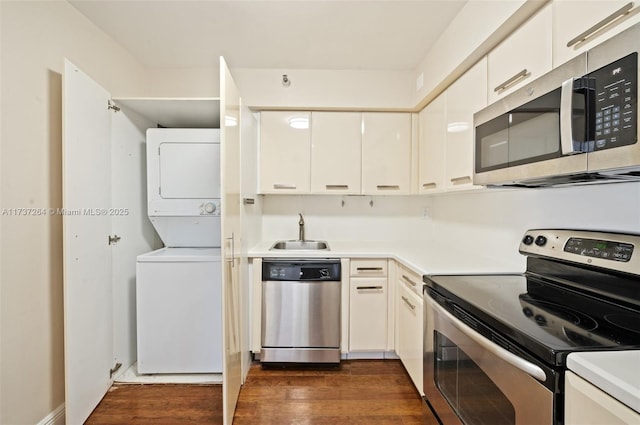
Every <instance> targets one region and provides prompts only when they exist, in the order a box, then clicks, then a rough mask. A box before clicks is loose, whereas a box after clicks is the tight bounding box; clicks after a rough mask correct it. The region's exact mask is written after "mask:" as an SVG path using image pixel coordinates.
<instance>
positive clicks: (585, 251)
mask: <svg viewBox="0 0 640 425" xmlns="http://www.w3.org/2000/svg"><path fill="white" fill-rule="evenodd" d="M633 248H634V247H633V245H632V244H629V243H624V242H613V241H605V240H601V239H585V238H569V240H568V241H567V243H566V244H565V246H564V250H565V252H572V253H574V254H578V255H584V256H586V257H594V258H604V259H606V260H614V261H624V262H627V261H629V260H631V254H633Z"/></svg>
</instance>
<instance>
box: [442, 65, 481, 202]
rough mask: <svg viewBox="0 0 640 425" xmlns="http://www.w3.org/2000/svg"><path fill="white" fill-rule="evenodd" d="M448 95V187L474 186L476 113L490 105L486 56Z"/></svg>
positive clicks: (446, 146)
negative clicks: (488, 102) (474, 115)
mask: <svg viewBox="0 0 640 425" xmlns="http://www.w3.org/2000/svg"><path fill="white" fill-rule="evenodd" d="M446 96H447V100H446V104H447V113H446V117H447V118H446V144H445V158H446V160H445V164H446V166H445V170H446V171H445V185H446V189H447V190H459V189H470V188H473V187H477V186H473V167H474V163H473V152H474V140H473V134H474V131H473V130H474V127H473V114H474V113H476V112H478V111H479V110H480V109H482V108H484V107H485V106H487V60H486V58H483V59H482V60H481V61H480V62H478V63H477V64H475V65H474V66H473V67H472V68H471V69H469V70H468V71H467V72H466V73H465V74H464V75H463V76H462V77H460V78H459V79H458V80H456V82H454V83H453V84H452V85H451V86H450V87H449V88H448V89H447V91H446Z"/></svg>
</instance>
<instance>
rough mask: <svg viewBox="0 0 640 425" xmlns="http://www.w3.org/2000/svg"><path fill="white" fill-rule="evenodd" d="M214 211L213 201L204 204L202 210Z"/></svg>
mask: <svg viewBox="0 0 640 425" xmlns="http://www.w3.org/2000/svg"><path fill="white" fill-rule="evenodd" d="M215 211H216V204H214V203H213V202H207V203H206V204H204V212H206V213H207V214H213V213H214V212H215Z"/></svg>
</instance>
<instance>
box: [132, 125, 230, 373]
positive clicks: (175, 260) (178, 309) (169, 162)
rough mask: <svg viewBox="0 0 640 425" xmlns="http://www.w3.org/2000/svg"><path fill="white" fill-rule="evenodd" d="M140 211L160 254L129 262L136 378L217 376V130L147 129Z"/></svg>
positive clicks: (219, 350) (219, 309)
mask: <svg viewBox="0 0 640 425" xmlns="http://www.w3.org/2000/svg"><path fill="white" fill-rule="evenodd" d="M147 210H148V211H147V213H148V216H149V220H150V221H151V223H152V224H153V226H154V228H155V229H156V232H157V233H158V235H159V236H160V239H161V240H162V242H163V243H164V245H165V247H164V248H162V249H159V250H156V251H152V252H149V253H146V254H142V255H139V256H138V257H137V260H136V318H137V346H138V348H137V350H138V352H137V357H138V361H137V369H138V373H139V374H181V373H221V372H222V286H221V282H222V271H221V268H220V242H221V228H220V220H221V217H220V133H219V130H218V129H149V130H147Z"/></svg>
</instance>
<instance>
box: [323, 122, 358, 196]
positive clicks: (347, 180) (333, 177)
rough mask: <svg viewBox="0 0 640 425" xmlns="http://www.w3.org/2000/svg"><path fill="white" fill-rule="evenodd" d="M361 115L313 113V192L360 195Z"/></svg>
mask: <svg viewBox="0 0 640 425" xmlns="http://www.w3.org/2000/svg"><path fill="white" fill-rule="evenodd" d="M361 154H362V114H361V113H360V112H312V113H311V192H312V193H340V194H359V193H360V191H361V185H360V178H361Z"/></svg>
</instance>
